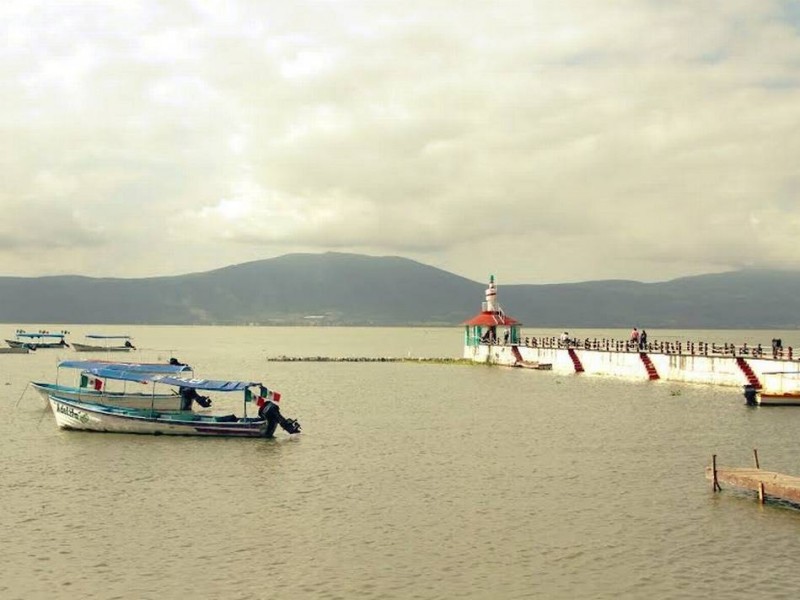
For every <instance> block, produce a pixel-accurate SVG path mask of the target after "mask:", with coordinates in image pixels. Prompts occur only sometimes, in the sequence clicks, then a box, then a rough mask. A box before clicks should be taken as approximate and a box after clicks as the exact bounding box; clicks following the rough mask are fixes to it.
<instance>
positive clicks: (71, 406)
mask: <svg viewBox="0 0 800 600" xmlns="http://www.w3.org/2000/svg"><path fill="white" fill-rule="evenodd" d="M113 376H114V377H118V378H128V375H127V374H123V372H121V371H118V372H116V373H114V374H113ZM130 377H131V378H134V379H136V378H141V377H142V374H141V373H139V374H136V373H133V374H130ZM145 377H147V378H148V379H149V380H150V381H152V382H153V383H154V384H155V383H160V384H166V385H171V386H176V387H177V388H178V389H179V390H180V396H181V397H182V398H184V399H186V398H193V397H200V398H205V399H206V400H207V399H208V398H207V397H203V396H198V394H197V390H207V391H213V392H237V391H239V392H244V415H243V416H241V417H239V416H236V415H234V414H224V415H212V414H198V413H195V412H193V411H187V412H180V413H175V412H171V413H162V412H159V411H157V410H153V409H150V410H147V409H144V410H143V409H131V408H123V407H119V406H109V405H104V404H90V403H84V402H79V401H77V400H69V399H67V398H63V397H60V396H57V395H55V394H51V395H50V396H49V400H50V405H51V406H52V409H53V414H54V415H55V419H56V424H57V425H58V426H59V427H60V428H62V429H76V430H81V431H98V432H106V433H139V434H151V435H191V436H206V437H246V438H271V437H273V436H274V432H275V429H276V428H277V427H278V425H280V426H281V427H282V428H283V429H284V430H285V431H286V432H287V433H289V434H296V433H300V424H299V423H298V422H297V421H295V420H294V419H287V418H285V417H283V415H281V414H280V410H279V408H278V402H279V401H280V394H278V393H277V392H275V391H270V390H268V389H267V388H265V387H264V386H263V385H261V384H260V383H255V382H245V381H219V380H209V379H188V378H180V377H172V376H169V375H145ZM250 402H254V403H255V404H256V406H258V412H257V416H254V417H248V416H247V404H248V403H250ZM209 404H210V402H209Z"/></svg>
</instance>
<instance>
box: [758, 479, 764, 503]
mask: <svg viewBox="0 0 800 600" xmlns="http://www.w3.org/2000/svg"><path fill="white" fill-rule="evenodd" d="M758 502H759V504H764V502H765V498H764V483H763V482H761V483H759V484H758Z"/></svg>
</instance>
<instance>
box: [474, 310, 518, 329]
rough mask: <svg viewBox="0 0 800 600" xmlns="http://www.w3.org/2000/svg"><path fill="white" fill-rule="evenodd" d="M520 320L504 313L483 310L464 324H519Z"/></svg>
mask: <svg viewBox="0 0 800 600" xmlns="http://www.w3.org/2000/svg"><path fill="white" fill-rule="evenodd" d="M519 324H520V322H519V321H517V320H516V319H512V318H511V317H508V316H506V315H504V314H502V313H495V312H482V313H478V314H477V315H475V316H474V317H472V318H471V319H470V320H469V321H464V323H462V325H480V326H482V327H491V326H493V325H519Z"/></svg>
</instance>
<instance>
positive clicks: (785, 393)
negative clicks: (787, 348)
mask: <svg viewBox="0 0 800 600" xmlns="http://www.w3.org/2000/svg"><path fill="white" fill-rule="evenodd" d="M762 379H763V383H764V387H763V388H761V389H760V390H757V395H756V402H757V403H758V405H759V406H800V371H772V372H766V373H763V374H762ZM745 396H747V394H745Z"/></svg>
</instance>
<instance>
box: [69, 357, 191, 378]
mask: <svg viewBox="0 0 800 600" xmlns="http://www.w3.org/2000/svg"><path fill="white" fill-rule="evenodd" d="M58 368H59V369H61V368H64V369H81V370H82V371H91V372H92V373H93V374H96V373H94V371H96V370H104V371H108V372H110V373H137V374H138V379H136V381H139V380H141V376H142V374H143V373H160V374H173V375H177V374H179V373H186V372H187V371H191V370H192V368H191V367H190V366H189V365H171V364H168V363H129V362H115V361H110V360H63V361H61V362H60V363H58ZM98 377H100V375H98ZM104 377H105V376H104ZM108 377H110V378H111V375H108Z"/></svg>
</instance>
